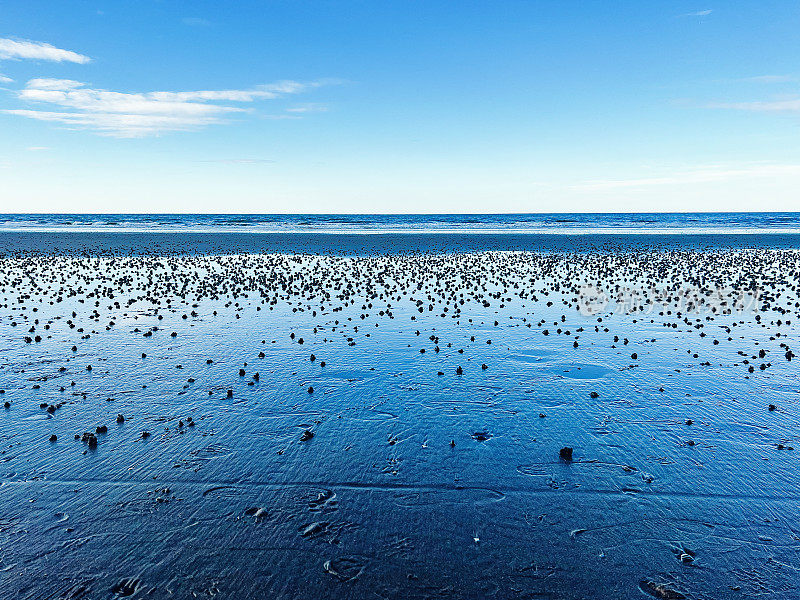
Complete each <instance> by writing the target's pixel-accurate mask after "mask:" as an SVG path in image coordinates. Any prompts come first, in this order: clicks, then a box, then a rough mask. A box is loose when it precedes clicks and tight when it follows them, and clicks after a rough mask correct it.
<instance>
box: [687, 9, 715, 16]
mask: <svg viewBox="0 0 800 600" xmlns="http://www.w3.org/2000/svg"><path fill="white" fill-rule="evenodd" d="M712 12H713V11H712V10H696V11H694V12H690V13H685V14H683V15H681V16H682V17H707V16H708V15H710V14H711V13H712Z"/></svg>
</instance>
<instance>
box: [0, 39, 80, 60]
mask: <svg viewBox="0 0 800 600" xmlns="http://www.w3.org/2000/svg"><path fill="white" fill-rule="evenodd" d="M26 58H27V59H32V60H50V61H55V62H73V63H78V64H85V63H88V62H89V61H91V59H90V58H89V57H88V56H84V55H83V54H78V53H77V52H72V51H71V50H62V49H61V48H56V47H55V46H52V45H50V44H45V43H44V42H32V41H30V40H12V39H8V38H0V60H20V59H26Z"/></svg>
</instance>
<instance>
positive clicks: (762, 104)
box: [707, 99, 800, 112]
mask: <svg viewBox="0 0 800 600" xmlns="http://www.w3.org/2000/svg"><path fill="white" fill-rule="evenodd" d="M707 108H727V109H730V110H747V111H754V112H798V111H800V99H792V100H773V101H769V100H768V101H755V102H717V103H714V104H709V105H708V106H707Z"/></svg>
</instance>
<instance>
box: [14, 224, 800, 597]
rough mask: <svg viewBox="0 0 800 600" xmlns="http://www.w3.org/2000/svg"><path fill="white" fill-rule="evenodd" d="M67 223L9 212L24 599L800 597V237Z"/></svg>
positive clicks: (18, 572) (17, 535)
mask: <svg viewBox="0 0 800 600" xmlns="http://www.w3.org/2000/svg"><path fill="white" fill-rule="evenodd" d="M50 235H51V234H48V235H43V234H36V237H38V242H37V241H36V240H35V239H34V237H33V236H32V235H31V234H10V233H6V234H3V235H2V236H0V242H1V243H0V247H2V249H3V251H4V257H2V258H0V388H1V389H3V390H4V392H3V393H2V394H0V441H1V442H2V448H1V449H0V598H14V599H33V598H70V599H77V598H115V597H133V598H213V597H217V598H320V597H334V598H537V599H541V598H547V599H556V598H564V599H568V600H572V599H576V600H577V599H580V598H592V599H594V598H598V599H600V598H604V599H605V598H648V597H651V598H672V599H680V598H691V599H708V600H711V599H724V598H765V599H770V600H783V599H789V598H794V597H798V596H800V530H799V529H798V527H799V526H798V523H800V474H798V469H797V464H798V462H797V461H798V450H796V449H795V448H800V439H798V437H800V434H799V433H798V425H800V413H799V412H798V398H799V397H800V396H799V395H798V394H800V382H798V370H797V365H798V360H800V359H797V358H794V356H793V354H794V353H793V352H792V350H793V349H794V350H795V351H797V349H798V348H800V343H798V323H800V321H798V311H799V310H800V308H798V307H799V306H800V299H798V289H797V286H798V271H799V270H800V260H799V259H800V251H798V250H796V248H798V247H800V244H798V243H797V241H798V240H795V239H794V238H792V237H791V236H782V237H774V236H755V237H751V236H735V237H725V236H721V237H720V236H712V237H705V238H704V237H702V236H691V237H690V238H687V237H684V238H680V236H670V237H668V238H657V237H652V236H645V238H644V239H634V238H631V237H629V236H628V237H624V236H623V237H622V238H614V237H609V236H605V237H603V236H594V237H592V238H589V237H588V236H587V237H579V238H576V239H575V240H567V239H563V238H562V237H559V236H527V237H525V238H524V239H517V236H495V237H481V236H467V237H462V236H440V237H438V238H437V237H436V236H426V237H425V238H418V239H412V238H413V236H411V237H409V236H395V237H396V239H395V237H391V236H389V237H385V236H350V237H343V238H337V239H334V238H332V237H328V238H323V237H319V236H314V235H308V236H300V237H297V236H295V237H291V236H289V237H286V236H274V235H270V236H262V237H259V238H258V239H257V238H256V237H253V236H252V234H250V237H248V235H247V234H245V235H235V236H234V237H231V238H226V237H214V236H210V235H202V234H198V236H199V237H193V236H191V235H188V234H182V235H183V236H187V235H188V237H180V236H167V235H165V236H163V237H162V236H156V240H155V241H153V239H152V238H151V239H150V240H149V241H148V238H147V236H137V237H126V236H124V235H122V236H121V235H120V234H113V235H111V234H109V236H108V237H104V236H103V235H101V234H52V236H56V237H50ZM215 235H221V234H215ZM232 235H234V234H232ZM58 236H61V237H58ZM64 236H68V237H69V239H66V238H65V237H64ZM84 236H88V237H84ZM112 238H113V239H112ZM467 238H468V239H467ZM564 238H566V236H564ZM115 239H116V241H114V240H115ZM36 243H38V244H39V246H38V247H34V246H35V244H36ZM59 246H60V247H61V248H62V249H61V250H58V251H56V248H57V247H59ZM576 246H577V247H579V248H580V249H582V250H583V252H581V253H575V252H571V251H570V249H574V248H575V247H576ZM420 247H421V248H422V249H424V250H427V251H429V252H428V253H425V254H417V253H414V252H413V250H414V249H415V248H417V249H419V248H420ZM487 249H488V250H491V251H487ZM34 250H36V251H41V252H44V254H40V253H38V252H33V251H34ZM187 250H191V252H190V253H188V254H187V253H178V252H181V251H183V252H186V251H187ZM432 250H439V251H438V252H432ZM498 250H504V251H498ZM507 250H515V251H514V252H509V251H507ZM517 250H524V251H522V252H517ZM83 251H85V253H84V254H82V252H83ZM111 251H113V252H114V253H115V254H117V256H111V255H110V254H111ZM242 251H248V252H249V253H247V254H240V252H242ZM445 251H446V252H445ZM175 253H177V254H175ZM298 253H300V254H298ZM101 254H102V256H100V255H101ZM129 254H130V256H128V255H129ZM167 254H169V255H168V256H167ZM121 255H124V256H121ZM343 255H344V256H343ZM587 282H588V283H591V284H592V285H593V286H594V287H597V288H598V289H602V290H607V291H609V292H615V293H616V292H617V291H618V290H621V289H623V288H627V287H630V288H632V289H638V290H650V291H648V292H647V293H646V295H645V296H644V299H646V300H647V302H653V301H658V303H657V304H656V305H655V306H654V307H653V308H652V310H649V309H648V308H647V307H648V306H649V304H645V310H642V311H638V310H637V311H636V312H634V313H625V312H623V311H620V312H619V313H617V312H614V311H613V310H612V309H613V308H614V307H615V305H614V304H609V305H608V306H606V307H605V309H604V310H603V311H601V312H600V313H598V314H582V313H581V312H580V311H579V310H578V307H579V306H578V301H577V299H578V298H579V297H580V294H581V291H582V290H583V289H584V288H583V284H585V283H587ZM653 286H654V287H655V288H658V289H659V290H662V291H663V292H664V293H663V294H662V295H661V296H660V297H657V296H658V295H657V294H656V292H655V291H653V289H652V287H653ZM686 289H689V290H692V291H694V292H703V293H705V292H713V291H715V290H717V289H723V294H722V296H721V297H719V298H714V297H713V296H707V297H706V299H705V300H704V301H703V302H704V303H703V304H699V303H698V305H697V306H695V307H689V306H687V305H686V304H685V303H684V305H683V306H679V304H680V303H681V302H682V300H681V299H680V296H679V293H680V291H681V290H686ZM753 290H760V291H761V292H762V294H761V296H760V299H759V301H758V302H757V303H756V304H754V305H751V306H747V307H745V308H744V309H743V310H739V309H738V308H737V307H736V306H735V305H734V304H735V300H736V298H737V297H738V294H739V293H742V294H743V295H744V296H746V295H747V294H748V293H750V292H752V291H753ZM462 302H463V303H462ZM698 302H699V301H698ZM722 302H726V304H722ZM712 305H713V306H714V308H715V310H714V311H712V310H711V307H712ZM678 311H680V314H678ZM73 313H74V314H73ZM173 334H174V335H173ZM301 340H302V342H301ZM423 350H424V352H423ZM312 355H313V359H312ZM792 359H794V360H792ZM323 363H324V364H323ZM484 365H485V368H484ZM89 367H91V368H89ZM440 373H441V374H440ZM5 402H7V403H8V406H7V407H3V403H5ZM118 415H122V419H119V418H118ZM98 428H99V429H98ZM51 436H56V437H55V439H53V438H52V437H51ZM76 436H77V439H76ZM565 447H570V448H572V449H573V450H572V458H571V460H564V459H563V458H560V451H561V449H562V448H565Z"/></svg>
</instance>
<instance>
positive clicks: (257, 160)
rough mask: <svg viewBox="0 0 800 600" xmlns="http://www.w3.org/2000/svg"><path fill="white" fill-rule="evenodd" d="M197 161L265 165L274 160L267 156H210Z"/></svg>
mask: <svg viewBox="0 0 800 600" xmlns="http://www.w3.org/2000/svg"><path fill="white" fill-rule="evenodd" d="M198 162H202V163H219V164H225V165H267V164H273V163H274V162H275V161H274V160H271V159H269V158H212V159H209V160H201V161H198Z"/></svg>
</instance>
